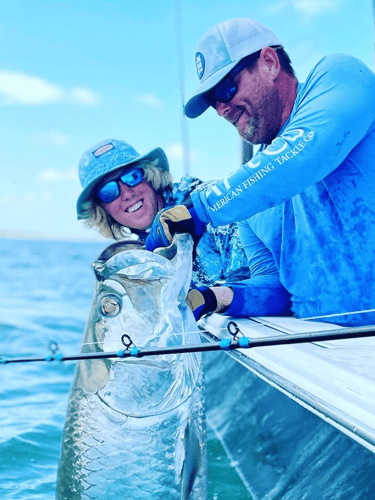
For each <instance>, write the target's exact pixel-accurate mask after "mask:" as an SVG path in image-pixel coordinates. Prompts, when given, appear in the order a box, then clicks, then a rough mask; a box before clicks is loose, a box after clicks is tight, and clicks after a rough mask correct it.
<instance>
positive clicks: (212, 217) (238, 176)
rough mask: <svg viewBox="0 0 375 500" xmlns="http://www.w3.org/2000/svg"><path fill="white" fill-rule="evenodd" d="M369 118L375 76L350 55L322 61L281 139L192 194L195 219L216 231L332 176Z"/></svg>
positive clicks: (362, 134)
mask: <svg viewBox="0 0 375 500" xmlns="http://www.w3.org/2000/svg"><path fill="white" fill-rule="evenodd" d="M374 116H375V75H374V73H373V72H372V71H371V70H370V69H369V68H368V67H367V66H365V65H364V64H363V63H361V62H360V61H359V60H357V59H355V58H352V57H350V56H345V55H336V56H330V57H328V58H325V59H323V60H322V61H321V62H320V63H319V64H318V65H317V66H316V68H315V70H314V71H313V72H312V73H311V74H310V76H309V77H308V79H307V81H306V83H305V84H304V85H303V90H302V91H301V90H300V91H299V93H298V96H297V99H296V102H295V106H294V109H293V111H292V114H291V117H290V121H289V122H287V124H286V125H285V126H284V129H283V130H281V133H280V135H279V136H278V137H277V138H276V139H275V140H274V141H273V142H272V143H271V144H270V145H269V146H268V147H267V148H265V149H264V150H262V151H261V152H259V153H258V154H257V155H255V156H254V157H253V158H252V160H251V161H250V162H248V163H247V164H245V165H243V166H242V167H240V169H238V170H237V171H236V172H235V173H234V174H233V175H230V176H229V177H228V178H227V179H224V180H222V181H218V182H217V183H216V184H215V185H213V186H212V187H210V188H208V189H205V190H200V189H199V188H198V189H196V190H195V191H194V192H193V193H192V201H193V204H194V208H195V210H196V214H197V216H198V218H199V219H200V220H201V221H203V222H210V223H211V224H212V225H213V226H214V227H217V226H220V225H223V224H228V223H230V222H235V221H240V220H244V219H247V218H249V217H252V216H253V215H255V214H256V213H259V212H262V211H264V210H266V209H267V208H270V207H273V206H276V205H279V204H280V203H282V202H284V201H286V200H288V199H290V198H292V197H293V196H295V195H297V194H298V193H300V192H302V191H303V190H304V189H306V188H307V187H308V186H310V185H312V184H314V183H317V182H319V181H321V180H322V179H324V178H325V177H326V176H327V175H329V174H330V173H331V172H332V171H334V170H335V169H336V168H337V167H338V166H339V165H340V164H341V163H342V162H343V161H344V160H345V158H346V157H347V156H348V154H349V153H350V152H351V150H352V149H353V148H354V147H355V146H356V145H357V144H358V143H359V142H360V141H361V140H362V139H363V138H364V137H365V136H366V134H367V133H368V132H369V129H370V127H371V125H372V124H373V122H374Z"/></svg>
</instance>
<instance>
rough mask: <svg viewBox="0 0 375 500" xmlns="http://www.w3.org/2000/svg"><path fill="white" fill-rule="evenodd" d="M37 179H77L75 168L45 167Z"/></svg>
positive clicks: (53, 180)
mask: <svg viewBox="0 0 375 500" xmlns="http://www.w3.org/2000/svg"><path fill="white" fill-rule="evenodd" d="M39 179H40V180H41V181H43V182H61V181H77V179H78V177H77V169H76V168H69V169H67V170H57V169H55V168H47V169H46V170H44V171H43V172H42V173H41V174H40V176H39Z"/></svg>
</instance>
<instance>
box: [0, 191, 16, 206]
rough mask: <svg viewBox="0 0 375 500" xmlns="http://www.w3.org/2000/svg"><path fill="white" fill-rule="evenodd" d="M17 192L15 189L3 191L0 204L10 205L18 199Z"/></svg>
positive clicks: (0, 195)
mask: <svg viewBox="0 0 375 500" xmlns="http://www.w3.org/2000/svg"><path fill="white" fill-rule="evenodd" d="M16 198H17V194H16V192H15V191H11V192H9V193H1V194H0V205H8V204H9V203H12V202H14V201H15V200H16Z"/></svg>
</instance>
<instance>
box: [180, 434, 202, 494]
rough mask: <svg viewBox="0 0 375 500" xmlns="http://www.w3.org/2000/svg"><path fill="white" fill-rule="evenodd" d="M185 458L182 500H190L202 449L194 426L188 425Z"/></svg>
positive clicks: (182, 475)
mask: <svg viewBox="0 0 375 500" xmlns="http://www.w3.org/2000/svg"><path fill="white" fill-rule="evenodd" d="M184 448H185V458H184V462H183V465H182V471H181V500H188V499H189V497H190V494H191V491H192V489H193V486H194V481H195V478H196V476H197V473H198V469H199V465H200V462H201V447H200V444H199V439H198V433H197V431H196V429H195V426H194V425H191V424H187V426H186V428H185V435H184Z"/></svg>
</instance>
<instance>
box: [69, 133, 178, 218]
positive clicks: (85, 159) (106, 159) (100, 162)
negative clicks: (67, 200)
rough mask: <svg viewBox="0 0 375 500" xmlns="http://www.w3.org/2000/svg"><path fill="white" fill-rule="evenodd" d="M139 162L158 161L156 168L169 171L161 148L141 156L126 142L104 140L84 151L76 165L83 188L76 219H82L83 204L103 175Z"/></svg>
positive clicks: (89, 197)
mask: <svg viewBox="0 0 375 500" xmlns="http://www.w3.org/2000/svg"><path fill="white" fill-rule="evenodd" d="M140 160H148V161H150V162H153V161H155V160H158V164H157V167H158V168H160V169H161V170H165V171H167V172H168V171H169V165H168V160H167V157H166V155H165V153H164V151H163V150H162V149H161V148H156V149H153V150H152V151H150V153H148V154H146V155H143V156H141V155H140V154H139V153H137V151H136V150H135V149H134V148H133V146H131V145H130V144H129V143H128V142H125V141H118V140H116V139H106V140H105V141H101V142H99V143H98V144H96V145H95V146H93V147H92V148H90V149H88V150H87V151H85V153H84V154H83V156H82V158H81V160H80V162H79V164H78V175H79V180H80V181H81V185H82V187H83V191H82V193H81V194H80V196H79V198H78V201H77V217H78V219H84V210H83V204H84V203H85V202H86V201H88V200H90V199H91V198H92V195H93V189H94V188H95V186H96V185H97V184H98V182H99V181H100V179H101V178H102V177H103V176H104V175H106V174H108V173H109V172H112V171H113V170H116V169H118V168H121V167H125V166H127V165H129V166H130V165H131V164H132V163H135V162H139V161H140Z"/></svg>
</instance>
